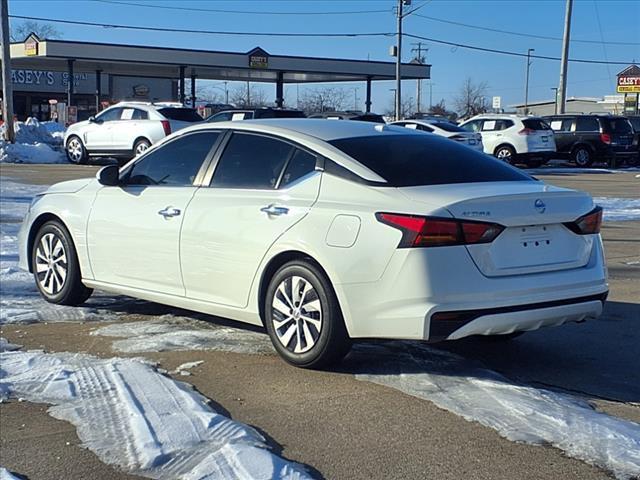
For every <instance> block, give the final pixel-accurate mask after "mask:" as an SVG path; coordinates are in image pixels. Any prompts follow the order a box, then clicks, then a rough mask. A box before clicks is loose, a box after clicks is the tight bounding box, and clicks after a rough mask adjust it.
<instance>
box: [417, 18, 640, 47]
mask: <svg viewBox="0 0 640 480" xmlns="http://www.w3.org/2000/svg"><path fill="white" fill-rule="evenodd" d="M415 16H416V17H420V18H425V19H427V20H432V21H434V22H440V23H447V24H449V25H457V26H459V27H466V28H473V29H475V30H483V31H486V32H495V33H504V34H506V35H516V36H518V37H527V38H537V39H539V40H554V41H562V38H561V37H550V36H546V35H535V34H533V33H522V32H512V31H509V30H500V29H497V28H491V27H484V26H480V25H471V24H468V23H462V22H454V21H453V20H445V19H443V18H436V17H430V16H429V15H422V14H420V13H416V14H415ZM571 41H572V42H575V43H590V44H600V43H603V42H601V41H598V40H577V39H571ZM604 43H607V44H609V45H627V46H637V45H640V43H634V42H604Z"/></svg>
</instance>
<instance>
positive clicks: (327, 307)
mask: <svg viewBox="0 0 640 480" xmlns="http://www.w3.org/2000/svg"><path fill="white" fill-rule="evenodd" d="M264 312H265V318H264V320H265V325H266V327H267V332H268V333H269V337H270V338H271V342H272V343H273V346H274V347H275V349H276V351H277V352H278V353H279V354H280V356H281V357H282V358H283V359H284V360H285V361H286V362H288V363H290V364H291V365H295V366H296V367H302V368H321V367H325V366H328V365H330V364H332V363H335V362H338V361H339V360H341V359H342V358H343V357H344V356H345V355H346V354H347V353H348V352H349V349H350V348H351V341H350V339H349V335H348V333H347V329H346V328H345V325H344V320H343V318H342V312H341V310H340V306H339V305H338V299H337V298H336V294H335V292H334V290H333V287H332V286H331V283H330V282H329V280H328V278H327V277H326V275H325V274H324V273H323V272H322V271H321V270H320V269H319V268H318V267H316V266H315V265H314V264H312V263H311V262H308V261H304V260H294V261H291V262H289V263H286V264H285V265H283V266H282V267H281V268H280V269H279V270H278V271H277V272H276V273H275V275H274V276H273V277H272V278H271V281H270V282H269V287H268V288H267V292H266V295H265V303H264Z"/></svg>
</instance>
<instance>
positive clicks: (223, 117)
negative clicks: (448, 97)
mask: <svg viewBox="0 0 640 480" xmlns="http://www.w3.org/2000/svg"><path fill="white" fill-rule="evenodd" d="M232 113H233V112H220V113H216V114H215V115H213V116H212V117H211V118H210V119H209V120H207V121H208V122H226V121H227V120H231V114H232Z"/></svg>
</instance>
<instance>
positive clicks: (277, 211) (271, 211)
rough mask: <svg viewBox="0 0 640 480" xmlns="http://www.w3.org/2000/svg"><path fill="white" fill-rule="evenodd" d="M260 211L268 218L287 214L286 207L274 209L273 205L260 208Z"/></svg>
mask: <svg viewBox="0 0 640 480" xmlns="http://www.w3.org/2000/svg"><path fill="white" fill-rule="evenodd" d="M260 211H261V212H264V213H266V214H267V215H269V216H271V215H276V216H278V215H286V214H287V213H289V209H288V208H287V207H276V206H275V205H274V204H271V205H269V206H267V207H262V208H261V209H260Z"/></svg>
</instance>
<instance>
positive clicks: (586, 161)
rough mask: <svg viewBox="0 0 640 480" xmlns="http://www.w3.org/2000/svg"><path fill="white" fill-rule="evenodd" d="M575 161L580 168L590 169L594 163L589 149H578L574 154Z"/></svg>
mask: <svg viewBox="0 0 640 480" xmlns="http://www.w3.org/2000/svg"><path fill="white" fill-rule="evenodd" d="M573 161H574V162H575V164H576V165H577V166H578V167H580V168H588V167H590V166H591V164H592V163H593V154H592V153H591V150H589V149H588V148H587V147H578V148H576V149H575V151H574V152H573Z"/></svg>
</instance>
